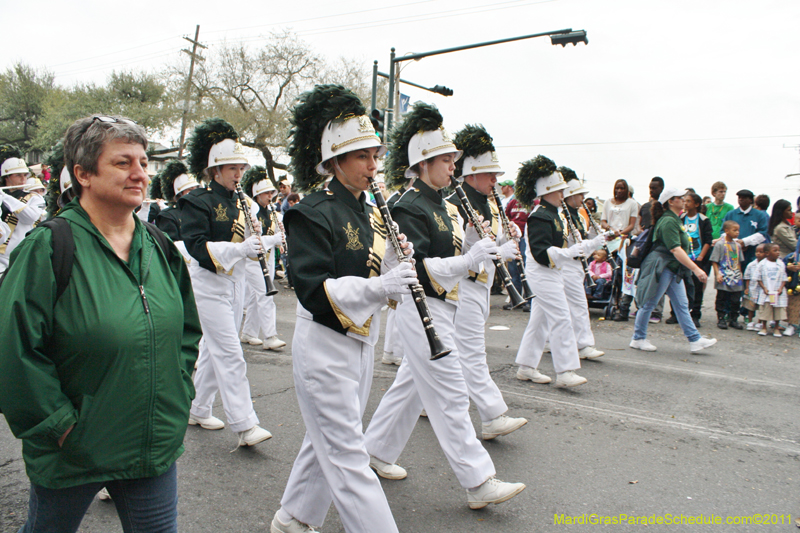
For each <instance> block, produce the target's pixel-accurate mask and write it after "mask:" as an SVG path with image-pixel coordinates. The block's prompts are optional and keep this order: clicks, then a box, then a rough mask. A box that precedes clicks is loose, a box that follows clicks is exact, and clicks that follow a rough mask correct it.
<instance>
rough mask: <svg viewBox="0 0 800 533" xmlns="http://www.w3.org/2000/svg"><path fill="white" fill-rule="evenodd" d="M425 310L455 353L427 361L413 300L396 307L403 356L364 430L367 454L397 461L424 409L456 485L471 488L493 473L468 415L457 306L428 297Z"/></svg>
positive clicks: (383, 459) (427, 348)
mask: <svg viewBox="0 0 800 533" xmlns="http://www.w3.org/2000/svg"><path fill="white" fill-rule="evenodd" d="M428 306H429V307H430V310H431V316H432V317H433V324H434V327H435V328H436V333H437V334H438V335H439V337H440V338H441V339H442V343H443V344H444V345H445V346H446V347H447V348H453V351H452V353H451V354H450V355H448V356H446V357H443V358H441V359H438V360H436V361H431V360H430V357H431V353H430V348H429V346H428V341H427V337H426V336H425V332H424V330H423V328H422V321H421V320H420V317H419V314H418V313H417V308H416V306H415V305H414V302H412V301H411V298H406V299H405V301H404V302H403V303H402V304H400V305H399V306H398V307H397V318H396V320H397V328H398V331H399V332H400V333H401V335H400V338H401V339H402V342H403V346H404V348H405V357H403V363H402V364H401V365H400V368H399V369H398V370H397V377H396V378H395V380H394V383H393V384H392V386H391V387H390V388H389V390H388V391H386V394H385V395H384V396H383V399H381V403H380V405H378V409H377V411H375V414H374V416H373V417H372V421H371V422H370V424H369V427H368V428H367V432H366V433H365V437H366V444H367V451H369V453H370V455H374V456H375V457H377V458H378V459H381V460H382V461H386V462H387V463H395V462H397V458H398V457H400V453H401V452H402V451H403V448H405V445H406V442H408V438H409V437H410V436H411V432H412V431H413V430H414V426H415V425H416V423H417V420H419V414H420V412H421V411H422V409H423V407H424V408H425V411H427V413H428V420H429V421H430V423H431V426H433V431H434V433H436V438H437V439H438V440H439V445H440V446H441V447H442V450H443V451H444V454H445V456H446V457H447V460H448V462H449V463H450V467H451V468H452V469H453V472H454V473H455V475H456V477H457V478H458V481H459V483H460V484H461V486H462V487H464V488H465V489H469V488H474V487H477V486H478V485H480V484H482V483H483V482H484V481H486V480H487V479H489V478H490V477H492V476H494V475H495V470H494V464H493V463H492V459H491V457H489V454H488V452H487V451H486V450H485V449H484V447H483V446H482V445H481V443H480V442H479V441H478V438H477V437H476V436H475V428H474V427H473V426H472V420H470V417H469V394H468V392H467V384H466V382H465V380H464V374H463V372H462V370H461V363H460V362H459V360H458V358H459V355H458V350H457V349H456V348H455V341H454V328H453V320H454V319H455V312H456V308H455V307H454V306H452V305H450V304H447V303H444V302H442V301H440V300H437V299H434V298H429V299H428Z"/></svg>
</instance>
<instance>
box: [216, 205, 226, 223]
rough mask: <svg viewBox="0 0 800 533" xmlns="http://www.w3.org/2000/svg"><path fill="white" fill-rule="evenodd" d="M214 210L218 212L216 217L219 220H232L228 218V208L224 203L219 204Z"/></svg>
mask: <svg viewBox="0 0 800 533" xmlns="http://www.w3.org/2000/svg"><path fill="white" fill-rule="evenodd" d="M214 212H215V213H216V214H217V217H216V218H215V219H214V220H216V221H217V222H228V221H229V220H230V219H229V218H228V209H227V208H226V207H225V206H224V205H222V204H219V205H218V206H217V207H215V208H214Z"/></svg>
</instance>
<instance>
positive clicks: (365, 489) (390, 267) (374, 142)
mask: <svg viewBox="0 0 800 533" xmlns="http://www.w3.org/2000/svg"><path fill="white" fill-rule="evenodd" d="M365 112H366V109H365V108H364V106H363V104H362V103H361V101H360V100H359V99H358V97H357V96H356V95H355V94H353V93H352V92H351V91H349V90H348V89H345V88H344V87H341V86H338V85H318V86H317V87H315V88H314V89H313V90H312V91H309V92H307V93H304V94H303V95H302V96H301V97H300V103H299V104H298V105H297V106H296V107H295V109H294V114H293V116H292V118H291V122H292V131H291V143H290V145H289V155H290V156H291V158H292V163H291V165H292V170H293V175H294V185H295V186H297V188H298V190H301V191H304V192H308V191H313V190H316V192H312V193H311V194H308V195H307V196H306V197H305V198H303V200H301V201H300V202H299V203H298V204H296V205H295V206H294V207H293V208H291V209H289V210H287V211H286V212H285V213H284V224H285V226H286V237H287V246H288V248H289V258H290V264H291V269H292V280H293V283H294V287H295V293H296V294H297V300H298V303H297V323H296V325H295V331H294V338H293V340H292V362H293V368H294V383H295V387H296V390H297V401H298V403H299V404H300V411H301V413H302V415H303V421H304V422H305V426H306V435H305V438H304V439H303V444H302V446H301V448H300V452H299V453H298V455H297V458H296V459H295V462H294V465H293V467H292V472H291V474H290V475H289V481H288V482H287V486H286V490H285V491H284V494H283V498H281V508H280V509H279V510H278V511H277V512H276V513H275V517H274V518H273V520H272V525H271V529H270V531H271V532H272V533H295V532H303V531H316V530H315V529H313V528H314V527H319V526H320V525H322V522H323V521H324V519H325V515H326V514H327V513H328V509H329V507H330V504H331V501H333V503H334V505H335V506H336V509H337V511H338V512H339V516H340V518H341V519H342V523H343V525H344V529H345V531H347V532H348V533H354V532H375V533H392V532H396V531H397V526H396V525H395V522H394V518H393V517H392V512H391V510H390V509H389V504H388V503H387V501H386V497H385V496H384V494H383V489H382V488H381V484H380V482H379V481H378V478H377V476H376V475H375V474H374V473H373V472H372V471H371V470H370V458H369V454H368V453H367V450H366V447H365V444H364V435H363V432H362V422H361V418H362V416H363V414H364V409H365V407H366V404H367V400H368V397H369V390H370V386H371V384H372V371H373V364H374V354H375V343H376V342H377V340H378V336H379V333H380V332H379V329H380V326H379V323H380V310H381V307H383V305H385V304H386V303H387V301H388V300H387V297H388V298H392V299H393V300H395V301H398V300H401V299H402V297H401V296H400V294H408V293H409V292H410V290H409V288H408V285H409V284H414V283H416V282H417V278H416V274H415V272H414V270H413V268H412V266H411V263H400V262H399V261H398V259H397V254H396V253H388V254H386V255H385V256H384V252H385V251H386V246H387V244H386V235H387V232H386V227H385V226H384V225H383V222H382V218H381V215H380V212H379V211H378V210H377V208H374V207H372V206H370V205H369V204H367V203H366V198H367V195H366V193H365V192H364V191H366V190H367V188H368V187H369V184H370V180H371V179H373V178H374V176H375V172H376V170H377V163H378V158H380V157H381V156H383V154H384V153H385V152H386V147H385V146H383V145H382V144H381V143H380V140H379V139H378V137H377V136H376V135H375V130H374V128H373V127H372V124H371V122H370V120H369V118H368V117H367V116H366V115H365ZM331 175H332V178H331V180H330V183H329V185H328V187H327V188H326V189H324V190H318V189H319V188H320V186H321V185H322V184H323V183H324V181H325V178H326V176H331ZM406 246H407V248H406V250H407V251H408V252H410V246H409V245H406ZM418 320H419V319H418ZM417 415H419V411H417Z"/></svg>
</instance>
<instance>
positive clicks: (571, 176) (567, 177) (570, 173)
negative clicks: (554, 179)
mask: <svg viewBox="0 0 800 533" xmlns="http://www.w3.org/2000/svg"><path fill="white" fill-rule="evenodd" d="M558 172H559V173H560V174H561V177H562V178H564V181H572V180H576V179H578V175H577V174H575V171H574V170H572V169H571V168H569V167H558Z"/></svg>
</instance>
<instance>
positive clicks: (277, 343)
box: [239, 167, 286, 350]
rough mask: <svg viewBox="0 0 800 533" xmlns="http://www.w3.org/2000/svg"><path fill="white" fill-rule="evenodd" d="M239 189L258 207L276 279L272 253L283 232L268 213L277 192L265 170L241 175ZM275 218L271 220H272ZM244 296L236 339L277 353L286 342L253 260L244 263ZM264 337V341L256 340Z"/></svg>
mask: <svg viewBox="0 0 800 533" xmlns="http://www.w3.org/2000/svg"><path fill="white" fill-rule="evenodd" d="M242 189H244V192H245V194H247V195H248V196H250V197H251V198H253V199H254V200H255V201H256V203H257V204H258V213H257V215H256V216H257V217H258V221H259V222H260V223H261V231H262V233H263V237H261V243H262V247H263V249H264V252H265V253H266V254H267V265H268V266H269V276H270V278H272V279H275V255H274V254H273V253H272V251H273V250H274V249H275V247H276V246H280V245H281V244H282V243H283V231H282V228H281V226H280V222H279V218H278V214H277V213H271V212H270V210H271V209H273V208H274V207H275V206H273V205H272V204H271V201H272V197H273V195H274V194H275V193H277V192H278V191H277V189H276V188H275V186H274V185H272V182H271V181H270V180H269V178H268V177H267V171H266V169H265V168H264V167H253V168H251V169H250V170H248V171H247V172H245V173H244V177H243V178H242ZM273 217H274V220H273ZM246 270H247V288H248V290H247V297H246V299H245V311H246V313H245V317H244V324H243V325H242V331H241V334H240V335H239V339H240V340H241V341H242V342H247V343H249V344H252V345H253V346H259V345H263V347H264V349H265V350H279V349H280V348H283V347H284V346H286V343H285V342H283V341H282V340H280V339H279V338H278V328H277V325H276V320H277V311H276V307H275V300H274V298H273V297H272V296H266V295H265V294H264V273H263V272H262V271H261V265H260V264H259V263H258V262H256V261H248V263H247V269H246ZM259 332H261V333H263V334H264V340H262V339H261V338H260V337H259Z"/></svg>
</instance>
